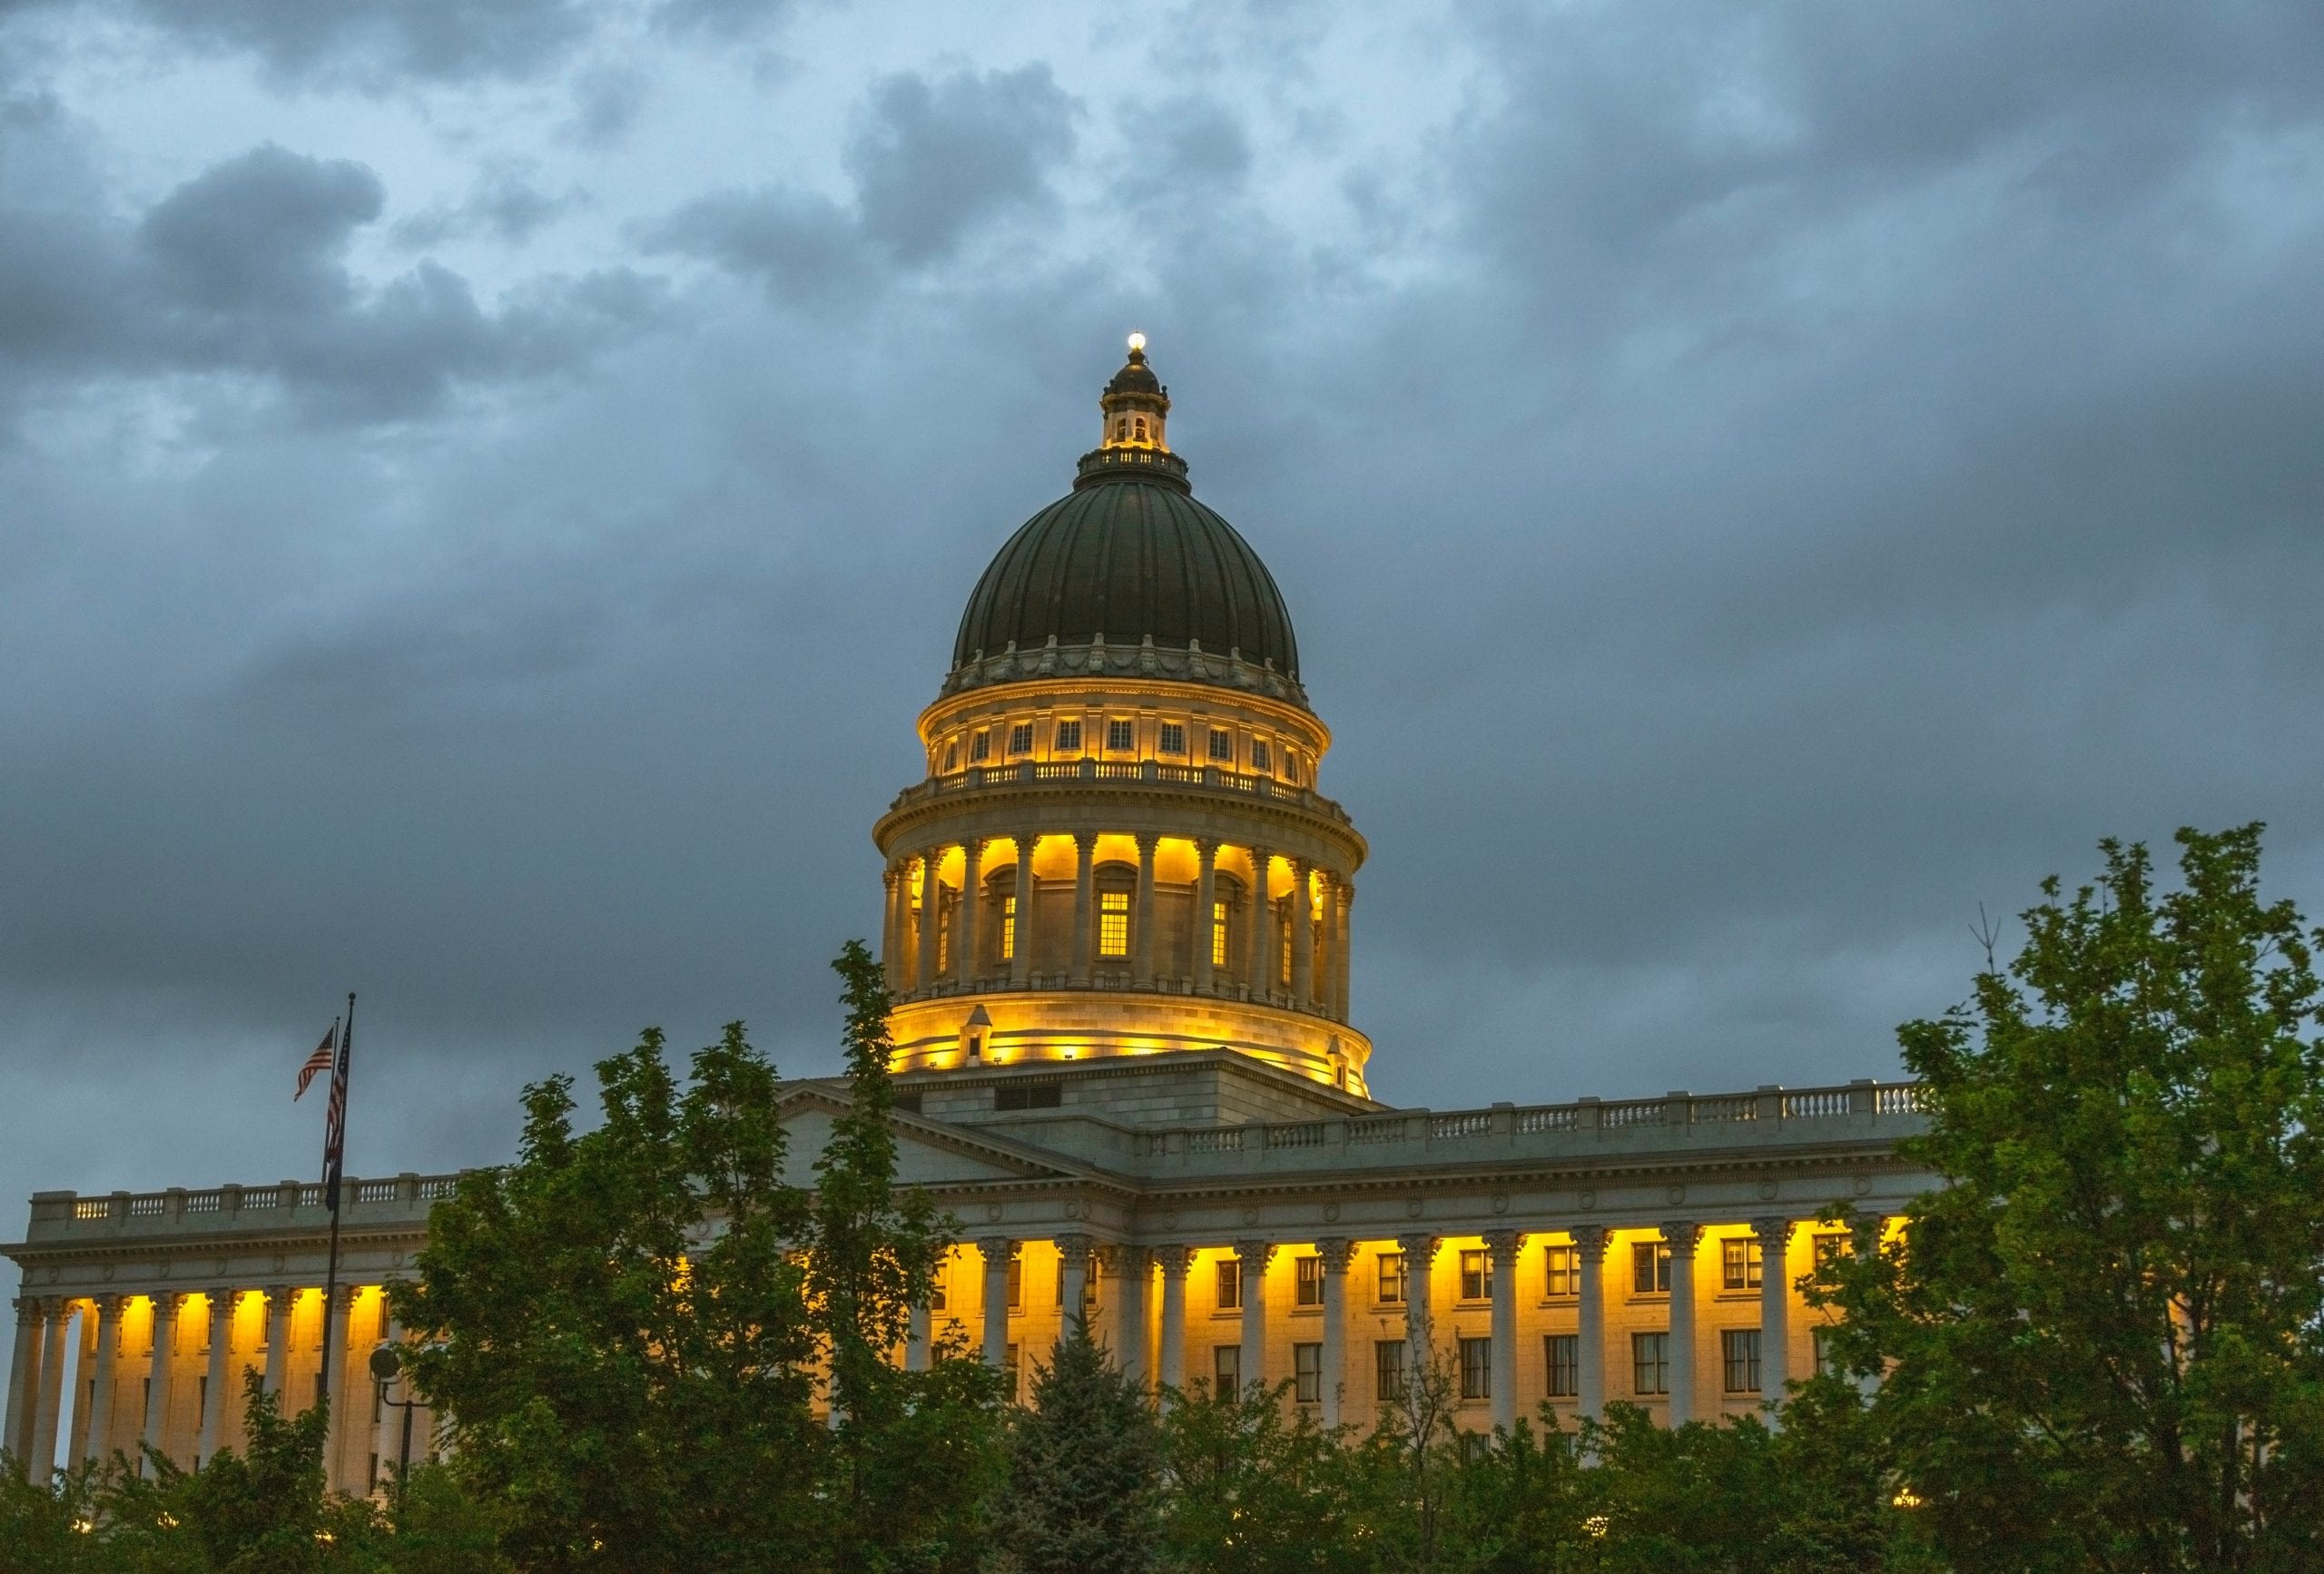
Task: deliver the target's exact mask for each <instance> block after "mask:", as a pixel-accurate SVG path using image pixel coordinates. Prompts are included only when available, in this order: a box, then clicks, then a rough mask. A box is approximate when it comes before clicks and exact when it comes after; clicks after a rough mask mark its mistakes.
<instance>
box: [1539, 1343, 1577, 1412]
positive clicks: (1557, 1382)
mask: <svg viewBox="0 0 2324 1574" xmlns="http://www.w3.org/2000/svg"><path fill="white" fill-rule="evenodd" d="M1541 1361H1542V1364H1543V1365H1545V1366H1547V1367H1548V1368H1549V1372H1550V1397H1551V1399H1571V1398H1573V1397H1574V1396H1575V1395H1577V1394H1579V1393H1580V1392H1581V1335H1580V1334H1578V1333H1545V1334H1543V1335H1542V1336H1541Z"/></svg>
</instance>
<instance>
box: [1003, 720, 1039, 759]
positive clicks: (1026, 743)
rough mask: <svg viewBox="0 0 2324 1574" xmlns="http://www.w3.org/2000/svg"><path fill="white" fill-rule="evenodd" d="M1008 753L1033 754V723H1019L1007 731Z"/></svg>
mask: <svg viewBox="0 0 2324 1574" xmlns="http://www.w3.org/2000/svg"><path fill="white" fill-rule="evenodd" d="M1032 752H1033V723H1030V722H1019V723H1017V724H1016V725H1015V726H1013V727H1010V728H1009V753H1012V754H1029V753H1032Z"/></svg>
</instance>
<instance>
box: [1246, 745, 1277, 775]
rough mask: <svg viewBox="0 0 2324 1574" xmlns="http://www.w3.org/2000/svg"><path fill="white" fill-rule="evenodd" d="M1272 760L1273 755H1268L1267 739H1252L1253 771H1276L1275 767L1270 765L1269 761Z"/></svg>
mask: <svg viewBox="0 0 2324 1574" xmlns="http://www.w3.org/2000/svg"><path fill="white" fill-rule="evenodd" d="M1272 758H1273V756H1272V755H1270V754H1269V753H1267V744H1266V740H1265V739H1264V738H1254V739H1252V740H1251V769H1252V770H1254V771H1272V770H1274V769H1275V767H1274V766H1273V765H1272V764H1270V763H1268V762H1269V760H1270V759H1272Z"/></svg>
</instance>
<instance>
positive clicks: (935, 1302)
mask: <svg viewBox="0 0 2324 1574" xmlns="http://www.w3.org/2000/svg"><path fill="white" fill-rule="evenodd" d="M945 1275H946V1270H945V1269H944V1268H942V1267H939V1268H938V1269H937V1270H936V1275H935V1277H934V1278H932V1279H931V1280H929V1282H928V1309H929V1310H930V1311H931V1312H942V1311H946V1310H949V1308H948V1307H947V1306H946V1305H945V1302H946V1301H947V1300H948V1299H949V1297H948V1296H947V1295H946V1294H945V1293H944V1281H945Z"/></svg>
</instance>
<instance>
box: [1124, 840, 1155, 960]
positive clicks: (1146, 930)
mask: <svg viewBox="0 0 2324 1574" xmlns="http://www.w3.org/2000/svg"><path fill="white" fill-rule="evenodd" d="M1159 840H1160V838H1158V837H1157V836H1156V835H1155V834H1154V833H1153V832H1152V831H1139V832H1138V834H1137V901H1136V903H1135V913H1134V916H1133V917H1132V918H1131V920H1130V921H1131V922H1132V923H1133V924H1135V925H1137V933H1136V934H1134V935H1132V936H1131V937H1130V942H1131V944H1130V949H1131V955H1132V956H1133V957H1134V958H1135V959H1136V960H1135V961H1134V962H1133V964H1132V970H1131V973H1130V982H1132V983H1134V984H1137V985H1138V986H1139V987H1140V988H1142V989H1151V988H1152V987H1153V984H1154V847H1155V843H1156V842H1157V841H1159Z"/></svg>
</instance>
